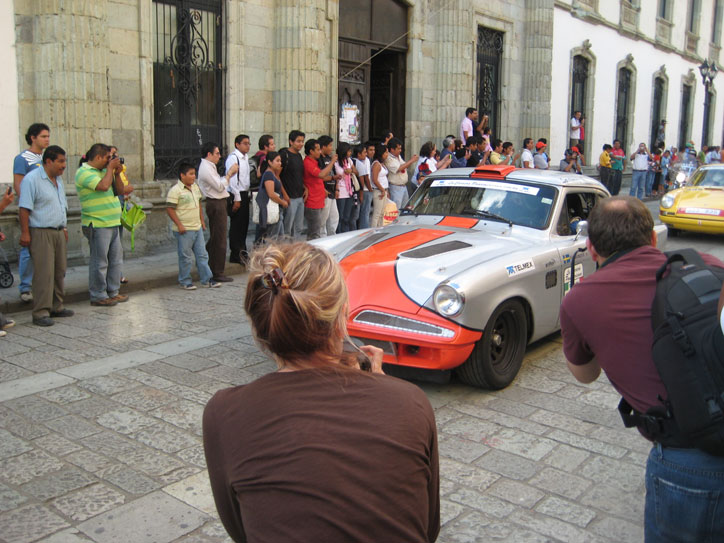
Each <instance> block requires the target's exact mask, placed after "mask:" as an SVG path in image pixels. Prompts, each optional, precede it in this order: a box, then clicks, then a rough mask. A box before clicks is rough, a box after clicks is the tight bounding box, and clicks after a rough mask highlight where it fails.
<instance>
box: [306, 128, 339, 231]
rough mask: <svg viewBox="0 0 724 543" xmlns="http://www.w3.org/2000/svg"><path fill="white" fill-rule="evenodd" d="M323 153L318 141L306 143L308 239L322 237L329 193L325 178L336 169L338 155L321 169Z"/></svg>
mask: <svg viewBox="0 0 724 543" xmlns="http://www.w3.org/2000/svg"><path fill="white" fill-rule="evenodd" d="M321 153H322V151H321V150H320V148H319V142H318V141H317V140H312V139H310V140H307V141H306V142H305V143H304V154H305V155H307V156H306V157H304V188H306V189H307V199H306V200H305V201H304V218H305V219H306V220H307V239H317V238H320V237H322V211H323V210H324V200H325V198H326V197H327V191H326V190H324V178H325V177H328V176H329V172H331V171H332V168H334V163H335V162H336V161H337V155H334V156H333V157H332V160H331V161H330V163H329V164H328V165H327V167H326V168H324V169H321V168H320V167H319V164H317V160H319V155H320V154H321Z"/></svg>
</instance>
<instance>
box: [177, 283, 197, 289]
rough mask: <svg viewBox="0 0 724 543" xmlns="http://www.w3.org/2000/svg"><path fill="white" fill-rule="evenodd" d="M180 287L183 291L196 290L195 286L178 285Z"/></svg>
mask: <svg viewBox="0 0 724 543" xmlns="http://www.w3.org/2000/svg"><path fill="white" fill-rule="evenodd" d="M180 287H181V288H182V289H184V290H196V285H191V284H188V285H180Z"/></svg>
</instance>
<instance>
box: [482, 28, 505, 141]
mask: <svg viewBox="0 0 724 543" xmlns="http://www.w3.org/2000/svg"><path fill="white" fill-rule="evenodd" d="M502 58H503V33H502V32H498V31H497V30H492V29H490V28H485V27H484V26H478V51H477V72H478V115H479V118H480V119H482V118H483V115H487V116H488V119H489V121H488V126H490V130H491V131H492V134H493V137H494V138H498V137H500V64H501V60H502Z"/></svg>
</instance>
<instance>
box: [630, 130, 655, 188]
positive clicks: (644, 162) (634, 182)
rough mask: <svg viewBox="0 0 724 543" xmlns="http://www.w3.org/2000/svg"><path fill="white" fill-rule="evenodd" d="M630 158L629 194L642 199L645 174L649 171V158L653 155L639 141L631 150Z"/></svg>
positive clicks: (651, 158)
mask: <svg viewBox="0 0 724 543" xmlns="http://www.w3.org/2000/svg"><path fill="white" fill-rule="evenodd" d="M630 160H631V162H633V172H632V173H631V189H630V190H629V196H635V197H636V198H638V199H639V200H643V199H644V194H645V192H646V174H647V173H648V171H649V160H653V157H652V156H651V155H650V154H649V150H648V149H647V148H646V144H645V143H639V146H638V149H636V151H634V152H633V154H632V155H631V157H630Z"/></svg>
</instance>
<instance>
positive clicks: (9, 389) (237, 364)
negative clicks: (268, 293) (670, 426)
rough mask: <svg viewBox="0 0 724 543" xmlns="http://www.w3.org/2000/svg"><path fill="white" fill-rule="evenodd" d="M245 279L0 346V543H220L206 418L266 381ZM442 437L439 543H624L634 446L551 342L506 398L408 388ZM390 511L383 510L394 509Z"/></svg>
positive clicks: (155, 299) (532, 354)
mask: <svg viewBox="0 0 724 543" xmlns="http://www.w3.org/2000/svg"><path fill="white" fill-rule="evenodd" d="M243 287H244V285H243V276H237V277H236V282H235V283H233V284H230V285H224V286H223V287H222V288H220V289H213V290H207V289H199V290H197V291H194V292H186V291H182V290H180V289H178V288H177V287H176V288H174V287H166V288H158V289H155V290H150V291H146V292H143V293H138V294H135V295H133V296H132V297H131V299H130V301H129V302H128V303H126V304H121V305H118V306H116V307H111V308H96V307H91V306H90V305H88V304H87V303H84V304H80V303H79V304H72V305H71V307H72V308H73V309H74V310H75V311H76V316H75V317H73V318H70V319H64V320H59V321H60V322H58V323H57V324H56V325H55V326H53V327H51V328H47V329H41V328H38V327H34V326H33V325H31V324H28V321H29V320H30V314H29V313H22V314H16V315H15V316H14V317H15V318H16V320H17V321H18V324H17V326H15V328H13V329H11V330H10V331H9V333H8V335H7V336H6V337H5V338H3V339H0V540H2V541H4V542H8V543H20V542H31V541H42V542H44V543H80V542H89V541H94V542H97V543H110V542H123V543H128V542H133V543H137V542H151V541H153V542H158V543H165V542H172V541H173V542H179V543H181V542H183V543H202V542H220V541H227V538H226V536H225V532H224V530H223V527H222V526H221V524H220V523H219V521H218V519H217V517H216V513H215V510H214V504H213V499H212V497H211V493H210V490H209V488H208V480H207V476H206V471H205V465H204V455H203V450H202V444H201V413H202V410H203V406H204V404H205V403H206V401H207V400H208V399H209V398H210V397H211V395H212V394H213V393H214V392H215V391H216V390H218V389H221V388H224V387H228V386H231V385H238V384H242V383H247V382H249V381H251V380H253V379H255V378H256V377H257V376H259V375H262V374H265V373H267V372H269V371H273V370H274V369H275V368H274V365H273V364H272V363H271V362H270V361H269V360H268V359H267V358H265V357H264V356H263V355H261V354H260V353H259V351H258V350H257V348H256V347H255V346H254V345H253V341H252V339H251V336H250V329H249V326H248V324H247V323H246V321H245V318H244V316H243V313H242V309H241V305H242V297H243ZM423 387H424V389H425V391H426V392H427V394H428V397H429V398H430V401H431V402H432V404H433V406H434V407H435V411H436V415H437V423H438V427H439V439H440V456H441V459H440V460H441V488H440V493H441V496H442V522H443V528H442V531H441V534H440V537H439V541H441V542H450V543H452V542H466V541H511V542H516V543H526V542H543V541H564V542H586V543H589V542H598V541H615V542H629V541H631V542H639V541H642V540H643V530H642V515H643V496H644V493H643V474H644V464H645V459H646V454H647V452H648V445H647V443H646V441H645V440H644V439H643V438H641V437H639V436H638V434H637V433H636V432H634V431H625V430H624V429H623V426H622V424H621V422H620V420H619V419H618V416H617V414H616V411H615V407H616V404H617V400H618V396H617V395H616V394H615V392H614V390H613V389H612V387H611V386H610V384H609V383H608V382H607V381H606V380H605V377H604V378H601V379H599V381H598V382H596V383H594V384H592V385H590V386H584V385H580V384H578V383H576V382H575V380H574V379H573V378H572V377H571V376H570V375H569V373H568V371H567V369H566V367H565V363H564V361H563V358H562V355H561V350H560V338H559V337H556V336H553V337H552V338H549V339H548V340H546V341H544V342H540V343H538V344H537V345H535V346H533V347H531V348H529V350H528V355H527V357H526V362H525V363H524V367H523V369H522V371H521V373H520V375H519V377H518V378H517V379H516V381H515V383H514V385H513V386H510V387H509V388H507V389H505V390H502V391H499V392H486V391H480V390H475V389H472V388H469V387H465V386H463V385H460V384H450V385H430V384H426V385H423ZM391 506H392V504H391Z"/></svg>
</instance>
